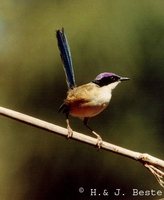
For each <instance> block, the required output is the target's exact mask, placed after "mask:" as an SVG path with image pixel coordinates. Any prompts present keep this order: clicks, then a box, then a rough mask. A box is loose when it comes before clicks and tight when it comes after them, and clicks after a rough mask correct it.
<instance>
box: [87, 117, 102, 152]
mask: <svg viewBox="0 0 164 200" xmlns="http://www.w3.org/2000/svg"><path fill="white" fill-rule="evenodd" d="M83 123H84V125H85V126H86V127H87V128H88V129H89V130H90V131H91V132H92V133H93V134H94V135H95V136H96V137H97V143H96V145H97V146H98V148H99V149H100V148H101V145H102V141H103V140H102V138H101V136H100V135H99V134H97V133H96V132H95V131H94V130H93V129H92V128H91V127H90V126H88V118H84V120H83Z"/></svg>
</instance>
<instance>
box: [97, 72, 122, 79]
mask: <svg viewBox="0 0 164 200" xmlns="http://www.w3.org/2000/svg"><path fill="white" fill-rule="evenodd" d="M111 76H116V77H120V76H118V75H116V74H114V73H112V72H103V73H101V74H99V75H97V76H96V78H95V80H101V79H102V78H107V77H111Z"/></svg>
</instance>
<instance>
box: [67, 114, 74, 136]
mask: <svg viewBox="0 0 164 200" xmlns="http://www.w3.org/2000/svg"><path fill="white" fill-rule="evenodd" d="M66 123H67V130H68V135H67V138H70V137H72V135H73V130H72V128H71V126H70V124H69V118H68V115H66Z"/></svg>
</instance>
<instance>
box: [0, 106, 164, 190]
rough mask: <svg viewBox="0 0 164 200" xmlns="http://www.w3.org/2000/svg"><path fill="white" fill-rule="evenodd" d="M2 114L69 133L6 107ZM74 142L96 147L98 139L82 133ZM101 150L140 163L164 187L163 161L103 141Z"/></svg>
mask: <svg viewBox="0 0 164 200" xmlns="http://www.w3.org/2000/svg"><path fill="white" fill-rule="evenodd" d="M0 114H1V115H3V116H6V117H9V118H12V119H15V120H17V121H20V122H23V123H26V124H29V125H31V126H35V127H38V128H40V129H43V130H46V131H48V132H51V133H55V134H59V135H62V136H67V134H68V131H67V129H65V128H62V127H60V126H57V125H54V124H52V123H48V122H46V121H43V120H40V119H37V118H34V117H31V116H29V115H25V114H23V113H20V112H16V111H13V110H10V109H7V108H4V107H0ZM71 138H72V139H74V140H77V141H80V142H83V143H87V144H90V145H93V146H95V145H96V144H97V139H95V138H93V137H90V136H87V135H84V134H82V133H78V132H75V131H74V132H73V136H72V137H71ZM101 149H104V150H107V151H111V152H114V153H116V154H119V155H122V156H125V157H128V158H131V159H133V160H136V161H139V162H140V163H142V164H143V165H144V166H145V167H146V168H147V169H149V171H150V172H151V173H152V174H153V175H154V176H155V177H156V179H157V181H158V182H159V184H160V185H161V186H162V187H164V181H163V179H164V172H163V171H162V169H164V161H163V160H161V159H158V158H156V157H154V156H151V155H149V154H146V153H140V152H135V151H132V150H129V149H125V148H122V147H120V146H117V145H114V144H111V143H108V142H105V141H103V142H102V145H101Z"/></svg>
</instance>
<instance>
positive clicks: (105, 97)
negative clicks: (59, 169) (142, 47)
mask: <svg viewBox="0 0 164 200" xmlns="http://www.w3.org/2000/svg"><path fill="white" fill-rule="evenodd" d="M56 38H57V44H58V48H59V52H60V56H61V60H62V63H63V68H64V71H65V75H66V82H67V86H68V91H67V95H66V98H65V100H64V102H63V103H62V105H61V106H60V108H59V112H61V111H62V112H63V113H64V114H65V116H66V124H67V130H68V134H67V137H68V138H69V137H72V136H73V130H72V128H71V126H70V122H69V116H70V115H71V116H73V117H77V118H80V119H82V120H83V124H84V125H85V126H86V127H87V128H88V129H89V130H90V131H91V132H92V133H93V134H94V135H95V136H96V138H97V141H96V146H98V148H101V146H102V142H103V140H102V138H101V136H100V135H99V134H98V133H97V132H95V131H94V130H93V129H92V128H91V127H90V126H89V125H88V120H89V119H90V118H92V117H95V116H96V115H98V114H100V113H101V112H102V111H103V110H105V109H106V108H107V106H108V105H109V102H110V100H111V97H112V91H113V89H114V88H115V87H116V86H117V85H118V84H119V83H121V82H123V81H127V80H129V78H128V77H122V76H119V75H117V74H115V73H112V72H102V73H100V74H99V75H97V76H96V77H95V79H93V80H92V81H91V82H89V83H86V84H83V85H80V86H77V85H76V82H75V75H74V68H73V63H72V56H71V51H70V47H69V44H68V40H67V37H66V34H65V32H64V28H62V29H58V30H56Z"/></svg>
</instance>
